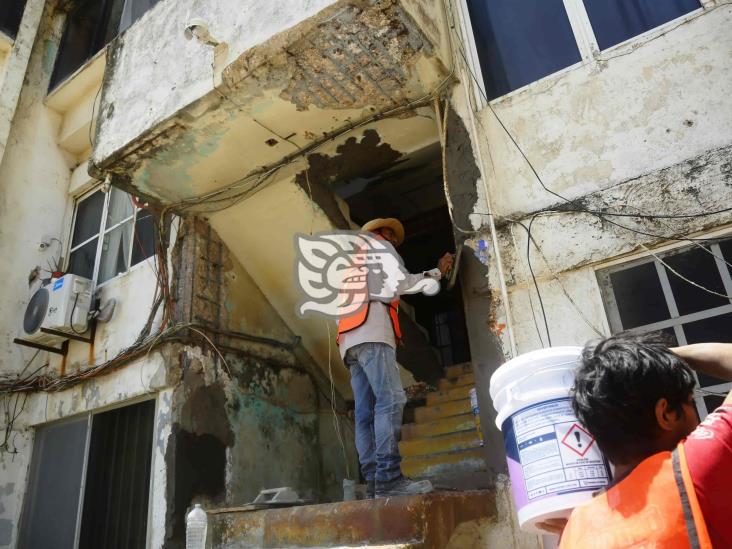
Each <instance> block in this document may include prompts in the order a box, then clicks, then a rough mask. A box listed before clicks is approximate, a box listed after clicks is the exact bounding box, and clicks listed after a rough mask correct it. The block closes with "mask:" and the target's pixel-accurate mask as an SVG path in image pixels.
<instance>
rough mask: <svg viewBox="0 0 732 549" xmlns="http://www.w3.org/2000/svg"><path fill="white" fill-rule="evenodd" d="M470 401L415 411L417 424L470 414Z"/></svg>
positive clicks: (423, 407)
mask: <svg viewBox="0 0 732 549" xmlns="http://www.w3.org/2000/svg"><path fill="white" fill-rule="evenodd" d="M470 411H471V409H470V399H469V398H464V399H462V400H453V401H451V402H445V403H443V404H436V405H434V406H422V407H420V408H417V409H415V410H414V419H415V421H416V422H417V423H424V422H425V421H432V420H434V419H439V418H442V417H449V416H457V415H460V414H466V413H468V412H470Z"/></svg>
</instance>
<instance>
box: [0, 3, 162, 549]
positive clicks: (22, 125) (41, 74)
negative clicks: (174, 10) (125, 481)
mask: <svg viewBox="0 0 732 549" xmlns="http://www.w3.org/2000/svg"><path fill="white" fill-rule="evenodd" d="M27 6H28V8H27V10H32V11H31V14H32V15H33V14H35V15H37V21H36V22H38V21H40V30H38V36H37V39H36V40H35V42H34V38H35V37H36V29H35V28H30V27H29V26H28V25H29V24H30V21H31V20H30V19H29V18H28V11H27V12H26V18H25V19H24V22H23V25H25V27H24V26H23V25H22V26H21V31H20V33H19V36H18V41H16V45H17V44H19V43H20V44H21V45H22V47H24V48H27V50H28V52H27V53H28V56H29V60H28V68H27V72H26V69H25V66H24V65H23V66H21V64H20V63H9V64H8V71H10V72H8V73H7V74H6V77H5V80H4V85H5V87H4V88H3V93H5V89H7V86H9V85H10V83H12V82H16V83H18V89H17V90H16V97H17V95H19V96H20V97H19V101H18V104H17V111H16V112H15V113H14V115H13V113H12V112H10V114H8V112H9V111H8V110H7V109H6V107H9V103H7V101H6V99H8V97H7V96H5V95H3V96H2V99H0V130H1V129H2V124H3V123H4V122H7V123H8V128H9V136H8V139H7V147H6V148H5V154H4V156H3V155H0V158H1V160H0V162H1V163H0V254H1V255H2V257H3V258H5V259H4V260H3V261H2V262H0V280H2V285H1V286H0V313H1V314H0V375H2V376H9V377H11V378H12V376H14V375H16V374H18V373H19V372H21V371H22V370H23V368H24V367H25V366H26V364H27V363H28V361H29V360H30V359H31V358H32V357H33V356H34V354H35V351H34V350H33V349H30V348H25V347H21V346H19V345H16V344H14V343H13V338H15V337H18V336H19V335H20V330H21V326H22V319H23V314H24V312H25V308H26V305H27V302H28V300H29V298H30V296H31V291H32V290H31V288H29V284H28V276H29V273H30V272H31V271H32V270H33V269H34V268H35V267H36V266H41V267H42V268H46V269H47V268H48V265H47V261H48V260H50V259H52V258H57V257H58V256H59V254H61V253H63V254H67V244H68V242H67V239H68V236H69V229H70V224H71V217H72V215H73V200H74V196H73V195H72V194H71V192H79V191H80V190H82V189H83V188H84V187H85V186H88V184H89V183H90V182H89V181H88V176H86V175H85V174H84V173H82V171H80V170H81V169H82V168H77V166H78V165H79V162H80V161H79V158H78V157H77V156H76V155H71V154H69V153H68V152H67V151H65V150H63V149H62V148H60V146H59V144H58V143H59V140H60V138H61V137H62V134H63V132H62V125H63V121H64V118H63V115H62V114H59V112H57V111H56V110H54V109H52V108H50V107H48V106H47V105H45V104H44V100H45V99H46V91H47V89H48V81H49V78H50V73H51V71H52V69H53V63H54V59H55V54H56V50H57V44H58V41H59V39H60V29H61V28H62V24H63V17H62V16H60V15H58V14H55V13H54V12H53V10H52V9H51V7H50V6H51V4H49V7H47V9H46V12H45V13H44V14H43V17H42V18H41V13H40V12H41V8H42V7H43V2H42V1H41V2H38V1H37V0H29V2H28V4H27ZM33 10H36V11H33ZM26 27H27V28H26ZM31 46H32V50H31ZM11 60H12V55H11ZM12 71H15V72H12ZM21 83H22V84H23V85H22V93H21V90H20V85H21ZM82 100H83V98H82ZM88 110H90V109H88ZM6 115H8V117H9V118H7V119H5V118H2V117H3V116H6ZM88 116H89V117H91V112H89V113H88ZM11 119H12V121H13V123H12V126H10V125H9V122H10V120H11ZM0 137H1V136H0ZM0 144H2V145H4V141H3V142H2V143H0ZM87 148H88V147H87ZM0 150H1V149H0ZM82 166H83V163H82ZM72 171H73V174H74V176H73V177H72ZM84 171H85V170H84ZM47 237H53V238H56V239H59V240H60V241H61V242H62V245H59V243H58V242H57V241H55V240H53V241H51V245H50V247H48V248H47V249H45V250H39V243H40V242H41V241H42V240H48V238H47ZM41 276H42V277H48V276H49V273H48V272H41ZM155 280H156V278H155V275H154V273H153V270H152V266H151V260H148V261H144V262H142V263H140V264H138V265H137V266H135V267H133V269H132V270H131V271H130V272H129V273H127V274H125V275H122V276H119V277H117V278H115V279H113V280H112V281H110V282H109V283H107V284H106V285H105V286H104V287H103V288H102V290H101V296H102V299H103V301H106V300H108V299H110V298H115V299H117V302H118V305H117V308H116V311H115V314H114V317H113V319H112V321H111V322H109V323H108V324H100V325H99V328H98V330H97V335H96V340H95V345H94V347H93V352H92V353H91V355H90V347H89V346H88V345H86V344H85V343H80V342H71V344H70V346H69V353H68V356H67V361H66V372H67V373H74V372H76V371H79V370H83V369H86V368H88V367H89V366H90V365H91V364H99V363H101V362H104V361H106V360H108V359H110V358H112V357H114V356H115V355H116V354H117V353H118V352H119V351H120V350H121V349H123V348H124V347H126V346H128V345H130V344H131V343H132V342H133V341H134V340H135V338H136V337H137V335H138V333H139V331H140V329H141V328H142V326H143V325H144V323H145V320H146V319H147V316H148V311H149V310H150V305H151V303H152V299H153V293H154V289H155ZM33 289H35V286H34V287H33ZM46 362H49V366H48V367H47V368H45V369H42V370H40V371H41V373H46V374H48V375H50V376H56V375H59V373H60V364H61V358H60V357H58V356H56V355H53V356H50V357H49V356H48V353H45V352H41V353H39V354H38V355H37V357H36V358H35V360H33V362H32V363H31V364H29V366H28V369H27V370H26V371H25V372H24V374H23V375H29V374H30V373H32V372H33V371H34V370H36V369H37V368H40V367H41V366H42V365H43V364H44V363H46ZM166 371H167V368H166V360H165V358H164V357H162V356H161V355H160V354H159V353H156V352H154V353H151V354H150V356H149V357H142V358H140V359H138V360H137V361H136V362H134V363H131V364H129V365H126V366H125V368H122V369H119V370H117V371H115V372H113V373H111V374H108V375H106V376H102V377H99V378H97V379H94V380H91V381H88V382H85V383H84V384H80V385H77V386H75V387H73V388H71V389H68V390H66V391H62V392H58V393H43V392H39V393H32V394H30V395H29V396H28V398H27V401H26V402H25V407H24V408H23V413H22V414H21V415H20V416H19V417H18V418H17V419H16V421H15V423H14V425H13V430H12V431H11V433H10V438H9V439H8V446H7V447H5V448H2V449H0V547H14V546H15V543H16V539H17V522H18V518H19V516H20V511H21V507H22V503H23V495H24V492H25V484H26V480H27V470H28V465H29V463H30V457H31V453H32V447H33V426H35V425H38V424H43V423H45V422H47V421H53V420H56V419H60V418H64V417H68V416H71V415H76V414H79V413H83V412H87V411H91V410H99V409H100V408H105V407H109V406H115V405H118V404H119V403H122V402H128V401H130V400H133V401H134V399H138V398H140V397H143V396H144V395H149V394H153V393H155V392H158V391H160V393H159V395H158V397H157V398H158V401H159V404H158V412H157V419H156V428H155V429H156V431H155V432H156V442H155V455H154V460H153V466H152V467H153V491H152V496H151V497H152V500H151V502H152V504H151V514H152V515H151V516H152V519H151V521H150V525H151V528H150V535H151V539H152V540H153V541H152V544H151V546H160V545H161V543H162V539H163V536H164V533H165V532H164V530H165V522H164V518H162V517H164V515H165V486H164V483H165V474H164V462H163V458H164V454H165V445H166V443H167V433H168V432H169V430H170V424H169V421H168V420H167V419H166V418H169V417H170V413H169V408H170V402H171V400H170V394H168V393H169V392H170V391H166V389H165V382H166V375H165V374H166ZM166 395H167V397H166ZM23 400H24V399H23V397H22V396H21V398H20V400H19V404H18V406H19V407H20V403H22V402H23ZM11 402H12V403H14V402H15V397H13V400H12V401H11ZM3 409H4V408H3ZM6 421H7V418H6V416H5V414H2V415H0V426H2V432H3V433H4V431H5V424H6ZM0 442H2V441H0Z"/></svg>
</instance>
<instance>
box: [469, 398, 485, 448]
mask: <svg viewBox="0 0 732 549" xmlns="http://www.w3.org/2000/svg"><path fill="white" fill-rule="evenodd" d="M470 408H471V410H473V419H474V420H475V429H476V430H477V431H478V439H479V440H480V445H481V446H483V445H484V444H485V442H484V441H483V429H481V427H480V408H479V407H478V392H477V391H476V390H475V387H473V388H472V389H470Z"/></svg>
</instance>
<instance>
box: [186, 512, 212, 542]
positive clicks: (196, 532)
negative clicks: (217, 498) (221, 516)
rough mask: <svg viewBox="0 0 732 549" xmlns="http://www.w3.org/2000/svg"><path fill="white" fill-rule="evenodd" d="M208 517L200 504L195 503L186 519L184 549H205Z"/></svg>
mask: <svg viewBox="0 0 732 549" xmlns="http://www.w3.org/2000/svg"><path fill="white" fill-rule="evenodd" d="M207 529H208V517H207V516H206V511H204V510H203V509H201V504H200V503H196V506H195V507H194V508H193V511H191V512H190V513H188V516H187V517H186V549H206V530H207Z"/></svg>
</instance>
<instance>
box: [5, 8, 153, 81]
mask: <svg viewBox="0 0 732 549" xmlns="http://www.w3.org/2000/svg"><path fill="white" fill-rule="evenodd" d="M5 1H7V0H3V2H5ZM157 2H158V0H127V1H125V0H83V1H81V2H79V4H78V6H77V8H76V9H74V10H73V11H72V12H71V13H70V14H69V15H68V17H67V20H66V27H65V29H64V34H63V36H62V38H61V44H60V45H59V53H58V57H57V58H56V65H55V66H54V70H53V75H52V76H51V84H50V88H49V89H53V88H55V87H56V86H57V85H58V84H60V83H61V82H62V81H63V80H64V79H66V78H67V77H68V76H71V75H72V74H73V73H74V72H75V71H76V70H77V69H79V68H81V67H82V66H83V65H84V63H86V62H87V61H89V59H91V58H92V57H94V56H95V55H96V54H97V52H98V51H100V50H101V49H102V48H103V47H104V46H106V45H107V44H108V43H109V42H110V41H112V39H113V38H114V37H115V36H117V34H118V33H120V32H122V31H123V30H125V29H126V28H127V27H129V26H130V25H132V23H134V22H135V21H136V20H137V19H139V18H140V17H141V16H142V14H144V13H145V12H146V11H147V10H148V9H150V8H151V7H152V6H154V5H155V4H157Z"/></svg>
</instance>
